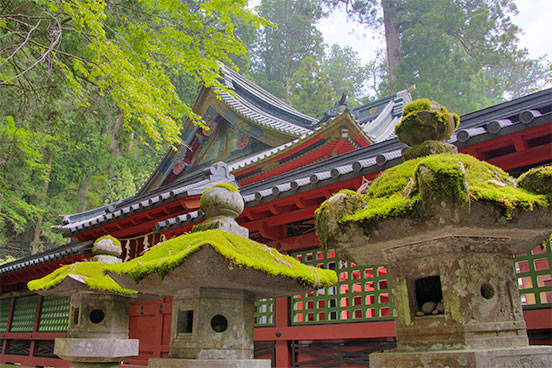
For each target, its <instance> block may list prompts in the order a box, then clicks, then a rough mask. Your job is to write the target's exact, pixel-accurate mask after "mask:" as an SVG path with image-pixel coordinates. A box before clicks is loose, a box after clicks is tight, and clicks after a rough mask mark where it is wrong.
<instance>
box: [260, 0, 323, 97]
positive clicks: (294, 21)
mask: <svg viewBox="0 0 552 368" xmlns="http://www.w3.org/2000/svg"><path fill="white" fill-rule="evenodd" d="M258 11H259V15H261V16H262V17H264V18H266V19H268V20H269V21H271V22H272V23H273V24H274V25H273V26H264V27H261V28H260V30H259V35H258V38H257V40H256V41H255V42H254V44H253V48H252V49H251V57H252V75H253V77H254V79H255V81H256V82H257V83H258V84H259V85H260V86H261V87H263V88H265V89H266V90H268V91H269V92H271V93H272V94H274V95H275V96H277V97H279V98H282V99H286V97H287V96H289V95H291V94H292V86H291V84H292V80H291V79H292V77H293V74H294V73H295V72H296V71H297V70H298V69H299V65H300V64H301V61H302V60H303V58H305V57H307V56H312V57H314V58H315V59H321V58H322V56H323V55H324V44H323V38H322V34H321V33H320V31H318V30H317V29H316V27H315V23H316V22H317V21H318V20H319V19H320V18H321V17H322V16H323V15H324V13H323V12H322V7H321V5H320V3H319V2H318V1H311V0H263V1H262V2H261V5H260V6H259V7H258Z"/></svg>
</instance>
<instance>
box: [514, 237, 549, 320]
mask: <svg viewBox="0 0 552 368" xmlns="http://www.w3.org/2000/svg"><path fill="white" fill-rule="evenodd" d="M550 246H551V245H550V244H548V245H547V246H544V247H543V246H538V247H536V248H535V249H533V250H532V251H531V252H529V253H525V254H521V255H519V256H517V257H515V258H514V262H515V265H516V273H517V278H518V285H519V292H520V294H521V303H522V304H523V308H524V309H533V308H542V307H550V306H552V274H551V268H550V265H551V264H552V250H551V249H550Z"/></svg>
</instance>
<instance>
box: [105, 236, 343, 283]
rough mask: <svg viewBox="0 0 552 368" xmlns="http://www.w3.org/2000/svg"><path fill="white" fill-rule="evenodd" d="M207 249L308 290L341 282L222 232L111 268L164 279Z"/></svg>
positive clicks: (179, 241) (175, 242) (171, 243)
mask: <svg viewBox="0 0 552 368" xmlns="http://www.w3.org/2000/svg"><path fill="white" fill-rule="evenodd" d="M204 246H211V247H212V248H213V249H214V250H215V251H216V252H217V253H219V254H221V255H222V256H223V257H225V258H226V259H228V260H231V261H232V264H233V266H234V267H236V266H238V267H248V268H253V269H257V270H259V271H263V272H265V273H267V274H269V275H272V276H283V277H289V278H292V279H295V280H297V281H298V282H299V283H300V284H301V285H303V286H305V287H313V288H315V287H322V286H330V285H333V284H335V283H336V282H337V275H336V273H335V272H334V271H331V270H322V269H319V268H316V267H311V266H307V265H304V264H302V263H301V262H299V261H297V260H296V259H294V258H292V257H290V256H286V255H283V254H281V253H280V252H278V251H277V250H275V249H273V248H270V247H267V246H266V245H264V244H261V243H257V242H255V241H253V240H250V239H247V238H243V237H241V236H238V235H235V234H231V233H227V232H224V231H222V230H207V231H200V232H195V233H191V234H185V235H181V236H178V237H176V238H173V239H170V240H167V241H165V242H163V243H162V244H159V245H157V246H155V247H153V248H152V249H150V250H149V251H148V252H147V253H145V254H144V255H143V256H141V257H137V258H134V259H132V260H130V261H128V262H124V263H119V264H117V265H111V266H109V271H111V272H116V273H119V274H128V275H129V276H130V277H132V278H133V279H134V280H135V281H137V282H138V281H140V280H141V279H143V278H144V277H146V276H148V275H149V274H152V273H158V274H159V275H161V277H163V276H165V274H167V273H168V272H169V271H170V270H172V269H174V268H176V267H178V266H180V265H181V264H182V263H184V262H185V260H186V259H187V258H188V256H190V255H191V254H193V253H195V252H197V251H199V250H200V249H202V248H203V247H204Z"/></svg>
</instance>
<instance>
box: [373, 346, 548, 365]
mask: <svg viewBox="0 0 552 368" xmlns="http://www.w3.org/2000/svg"><path fill="white" fill-rule="evenodd" d="M551 366H552V347H549V346H546V347H544V346H530V347H525V348H518V349H494V350H451V351H438V352H421V351H419V352H387V353H372V354H370V367H371V368H421V367H423V368H447V367H448V368H490V367H492V368H548V367H551Z"/></svg>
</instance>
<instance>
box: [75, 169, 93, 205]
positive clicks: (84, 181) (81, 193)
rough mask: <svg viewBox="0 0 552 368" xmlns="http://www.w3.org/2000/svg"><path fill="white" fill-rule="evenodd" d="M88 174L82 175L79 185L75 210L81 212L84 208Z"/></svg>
mask: <svg viewBox="0 0 552 368" xmlns="http://www.w3.org/2000/svg"><path fill="white" fill-rule="evenodd" d="M89 182H90V181H89V179H88V176H83V177H82V181H81V185H80V188H79V204H78V206H77V212H83V211H84V210H86V197H88V184H89Z"/></svg>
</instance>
